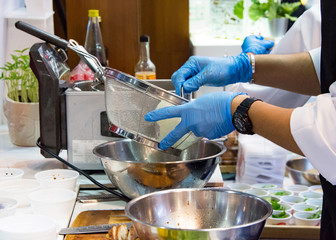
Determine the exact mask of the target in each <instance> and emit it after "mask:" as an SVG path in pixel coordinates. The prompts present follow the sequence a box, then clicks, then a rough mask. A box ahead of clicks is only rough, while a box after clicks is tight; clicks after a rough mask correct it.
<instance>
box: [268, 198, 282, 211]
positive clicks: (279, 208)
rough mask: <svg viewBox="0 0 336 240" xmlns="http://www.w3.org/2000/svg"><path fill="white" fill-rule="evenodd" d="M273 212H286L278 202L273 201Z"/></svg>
mask: <svg viewBox="0 0 336 240" xmlns="http://www.w3.org/2000/svg"><path fill="white" fill-rule="evenodd" d="M271 204H272V208H273V210H285V208H284V207H283V206H281V205H280V204H279V203H278V202H277V201H276V200H271Z"/></svg>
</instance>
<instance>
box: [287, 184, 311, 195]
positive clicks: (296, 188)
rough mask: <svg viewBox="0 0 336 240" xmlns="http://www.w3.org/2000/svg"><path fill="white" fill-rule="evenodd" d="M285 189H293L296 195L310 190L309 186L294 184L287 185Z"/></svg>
mask: <svg viewBox="0 0 336 240" xmlns="http://www.w3.org/2000/svg"><path fill="white" fill-rule="evenodd" d="M285 189H286V190H288V191H292V192H293V193H294V195H296V196H298V195H299V193H300V192H304V191H308V190H309V187H307V186H305V185H300V184H294V185H289V186H285Z"/></svg>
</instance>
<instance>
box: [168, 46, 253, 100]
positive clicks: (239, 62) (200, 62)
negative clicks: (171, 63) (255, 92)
mask: <svg viewBox="0 0 336 240" xmlns="http://www.w3.org/2000/svg"><path fill="white" fill-rule="evenodd" d="M251 77H252V68H251V64H250V59H249V57H248V56H247V55H246V54H245V53H241V54H240V55H238V56H230V57H221V58H215V57H198V56H192V57H190V58H189V60H188V61H187V62H185V63H184V65H183V66H182V67H181V68H180V69H179V70H177V71H176V72H175V73H174V74H173V75H172V78H171V79H172V81H173V84H174V86H175V91H176V94H177V95H180V91H181V87H182V85H183V89H184V91H185V92H187V93H190V92H194V91H197V90H198V89H199V88H200V87H201V86H203V85H205V86H214V87H223V86H226V85H228V84H232V83H237V82H249V81H250V80H251Z"/></svg>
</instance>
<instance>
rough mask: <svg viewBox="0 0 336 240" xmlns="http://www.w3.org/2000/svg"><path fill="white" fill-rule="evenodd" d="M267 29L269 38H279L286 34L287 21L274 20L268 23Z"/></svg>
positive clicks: (282, 19)
mask: <svg viewBox="0 0 336 240" xmlns="http://www.w3.org/2000/svg"><path fill="white" fill-rule="evenodd" d="M268 23H269V29H270V33H271V36H272V37H274V38H277V37H281V36H283V35H285V33H286V32H287V26H288V19H287V18H274V19H273V20H272V21H269V22H268Z"/></svg>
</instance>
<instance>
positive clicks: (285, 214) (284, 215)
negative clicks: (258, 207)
mask: <svg viewBox="0 0 336 240" xmlns="http://www.w3.org/2000/svg"><path fill="white" fill-rule="evenodd" d="M286 217H289V214H288V213H286V212H285V211H282V212H281V213H279V214H272V218H286Z"/></svg>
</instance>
